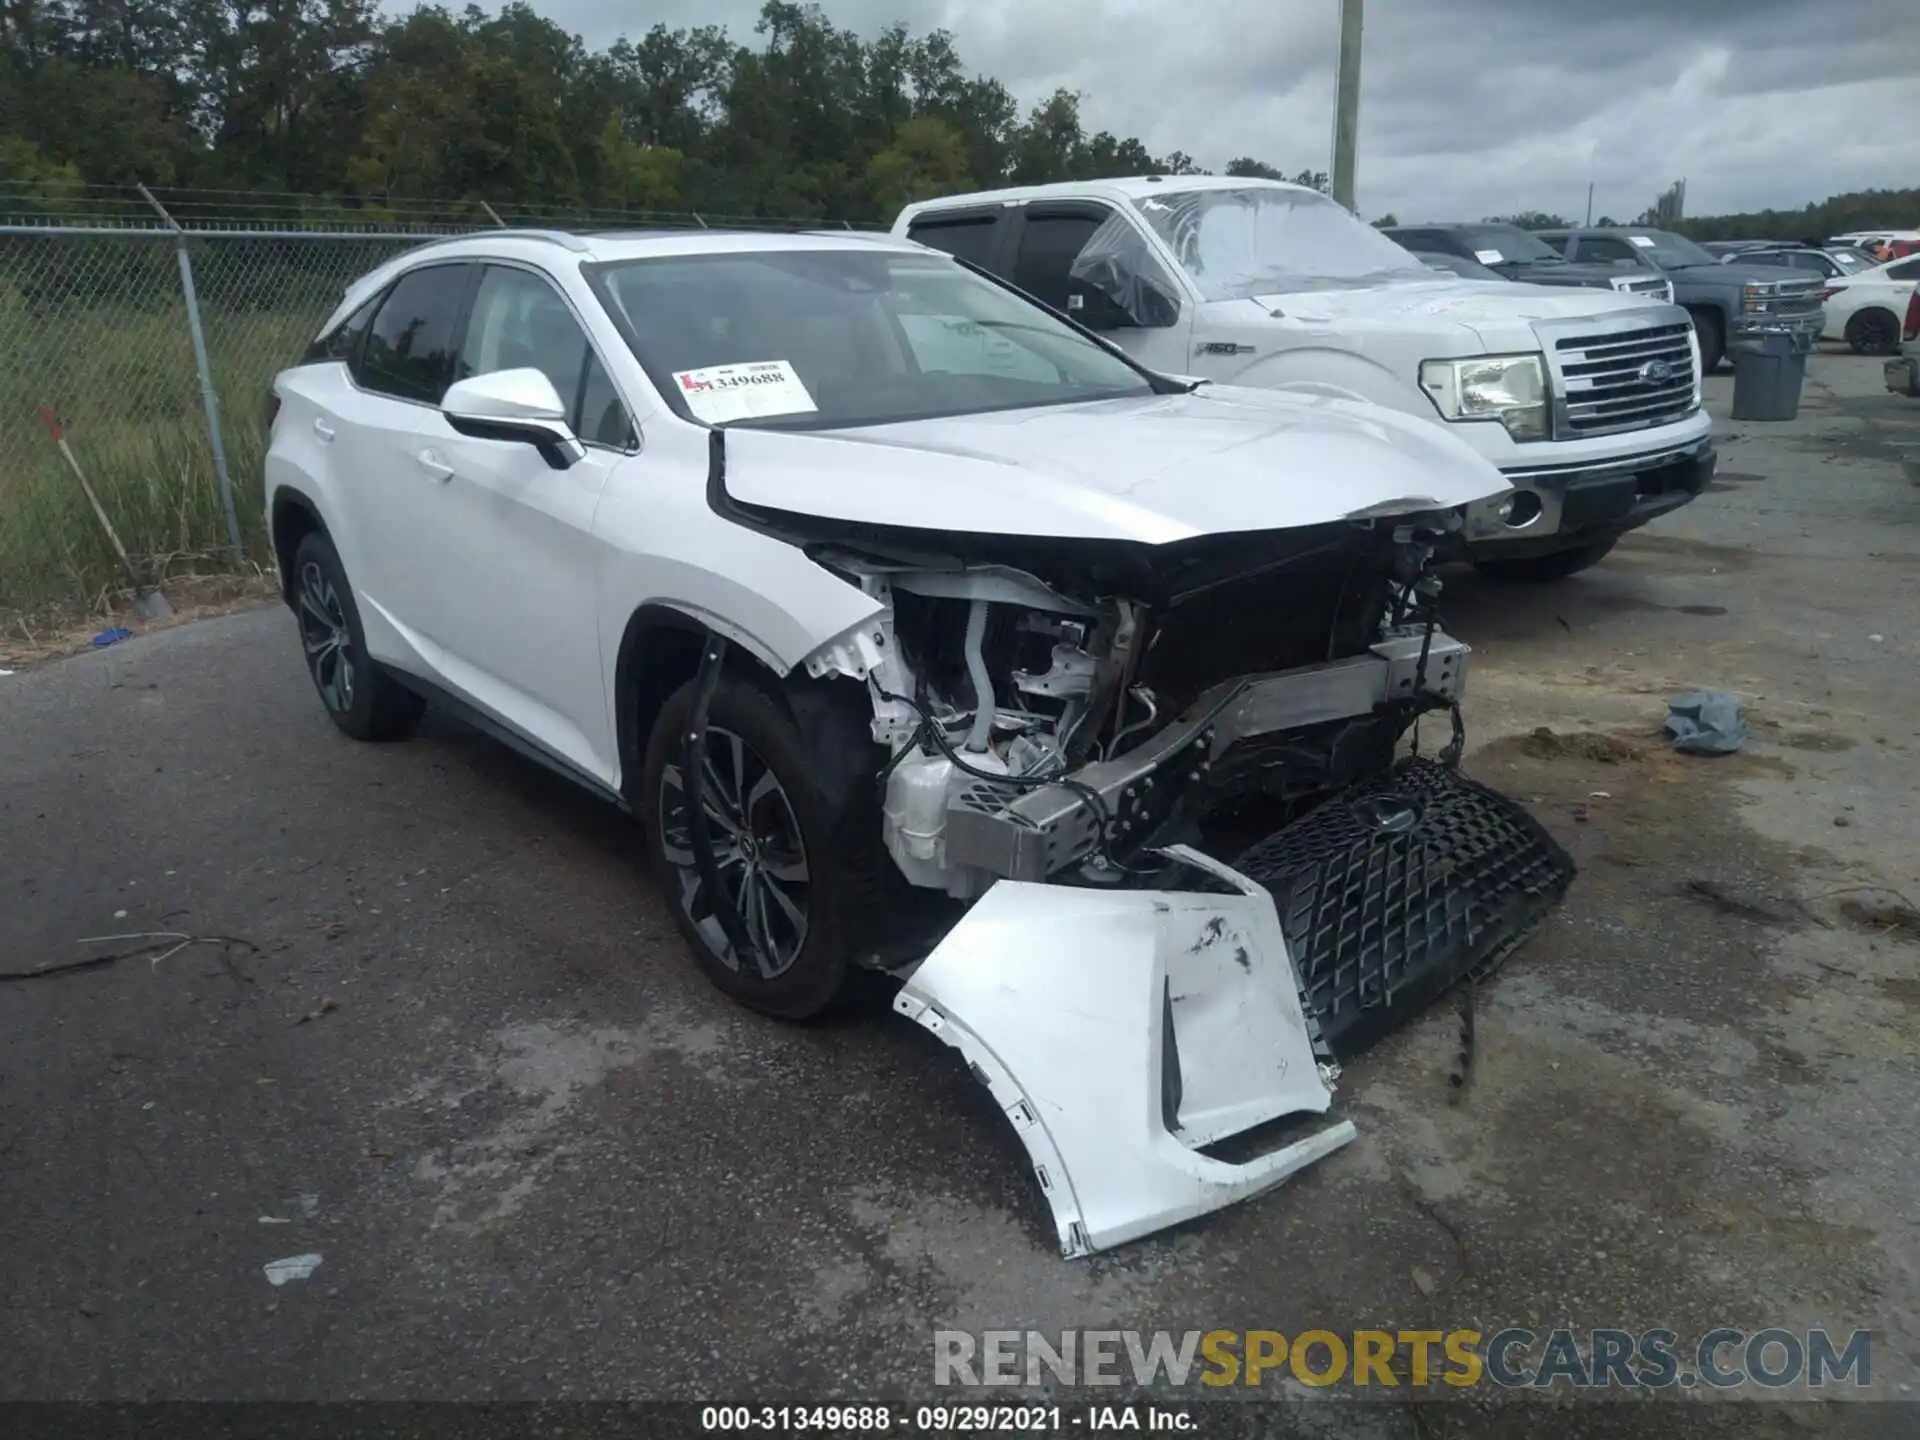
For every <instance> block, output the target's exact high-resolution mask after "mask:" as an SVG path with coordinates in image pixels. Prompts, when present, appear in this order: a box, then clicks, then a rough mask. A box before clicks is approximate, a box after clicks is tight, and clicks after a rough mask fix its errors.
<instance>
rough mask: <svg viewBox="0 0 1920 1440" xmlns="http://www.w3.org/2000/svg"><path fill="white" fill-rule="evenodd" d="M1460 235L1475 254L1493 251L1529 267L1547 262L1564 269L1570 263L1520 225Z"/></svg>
mask: <svg viewBox="0 0 1920 1440" xmlns="http://www.w3.org/2000/svg"><path fill="white" fill-rule="evenodd" d="M1460 234H1461V236H1462V237H1463V238H1464V239H1465V240H1466V242H1467V244H1468V246H1469V247H1470V248H1472V249H1473V250H1474V251H1475V253H1476V254H1477V253H1478V252H1480V251H1482V250H1493V251H1498V252H1499V256H1500V259H1501V260H1503V261H1504V260H1524V261H1526V262H1527V263H1528V264H1537V263H1538V262H1540V261H1542V260H1547V261H1558V262H1559V263H1560V264H1562V265H1564V264H1566V262H1567V257H1566V256H1564V255H1562V254H1561V253H1560V252H1559V251H1558V250H1556V249H1554V248H1553V247H1552V246H1551V245H1549V244H1547V242H1546V241H1544V240H1542V239H1541V238H1540V237H1539V236H1538V235H1533V234H1530V233H1528V232H1527V231H1525V230H1522V229H1521V228H1520V227H1519V226H1518V225H1478V226H1473V227H1463V228H1462V229H1461V231H1460ZM1494 263H1497V262H1494Z"/></svg>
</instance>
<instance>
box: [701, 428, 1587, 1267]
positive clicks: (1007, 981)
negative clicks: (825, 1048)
mask: <svg viewBox="0 0 1920 1440" xmlns="http://www.w3.org/2000/svg"><path fill="white" fill-rule="evenodd" d="M720 446H721V442H720V441H719V440H718V438H717V437H716V442H715V485H714V487H713V490H712V492H711V493H712V494H713V495H714V496H715V499H716V505H717V506H725V507H726V508H727V512H728V513H731V514H732V515H734V516H735V517H736V518H739V519H740V520H741V521H742V523H753V524H756V525H761V526H765V527H768V528H772V529H775V530H776V532H777V533H780V534H781V535H782V537H783V538H785V539H788V540H790V541H792V542H794V543H799V544H802V545H803V546H804V547H805V548H806V550H807V552H808V553H809V554H810V555H811V556H812V557H813V559H814V560H815V561H816V562H817V563H818V564H820V565H822V566H824V567H826V568H827V569H828V570H830V571H832V572H833V573H835V574H837V575H839V576H841V577H842V578H843V579H844V580H846V581H847V582H848V583H849V584H852V585H857V586H858V587H859V588H860V589H862V590H863V591H864V592H865V593H866V594H867V595H869V596H870V597H871V598H872V599H873V600H874V601H875V602H876V606H877V609H876V612H875V614H874V616H873V618H871V619H869V620H867V621H865V622H863V623H862V624H861V625H859V626H857V627H855V628H854V629H852V630H849V631H848V632H847V633H846V634H844V635H842V636H839V637H837V638H836V639H835V640H833V641H831V642H829V643H827V644H825V645H823V646H821V647H820V648H819V649H817V650H816V651H815V652H814V653H813V654H811V655H810V656H808V657H807V660H806V665H805V668H806V670H807V672H808V673H809V674H810V675H811V676H812V677H814V678H815V679H819V680H831V679H836V678H845V679H849V680H855V681H859V682H863V683H864V684H865V685H866V686H867V688H868V691H869V694H870V698H871V702H872V719H871V730H872V739H873V741H874V742H875V744H876V746H877V747H879V751H878V752H877V753H881V754H883V755H884V756H885V759H884V763H883V764H882V766H881V768H880V771H879V784H880V786H881V787H882V791H883V795H882V802H883V820H882V828H883V839H884V844H885V848H886V851H887V853H888V855H890V857H891V859H892V861H893V865H894V868H895V869H896V870H897V872H898V883H899V885H900V888H901V889H903V890H911V891H914V892H916V893H917V894H918V895H920V896H922V897H926V898H929V899H933V900H936V901H938V902H939V903H940V904H941V905H943V906H944V907H945V909H946V911H947V914H946V917H945V919H944V920H943V921H942V922H941V925H942V932H941V933H942V936H943V938H939V939H938V940H937V943H932V944H930V945H929V944H925V943H922V944H918V945H917V946H914V947H911V948H909V949H907V950H905V951H903V952H901V953H906V954H909V955H911V956H913V957H917V958H910V959H907V960H906V961H904V962H903V963H895V962H894V961H892V960H889V959H887V958H886V957H885V954H884V952H881V953H878V954H877V955H876V958H875V959H874V961H873V963H877V964H880V965H881V966H882V967H883V968H886V969H889V970H890V971H891V972H892V973H894V974H896V975H898V976H899V977H900V978H901V979H902V981H903V985H902V988H901V990H900V992H899V995H898V997H897V999H896V1001H895V1009H896V1010H897V1011H898V1012H899V1013H900V1014H901V1015H903V1016H905V1017H907V1018H909V1019H912V1020H913V1021H915V1022H916V1023H918V1024H919V1025H921V1026H922V1027H924V1028H925V1029H926V1030H928V1031H929V1032H930V1033H932V1034H934V1035H937V1036H938V1037H939V1038H940V1039H941V1040H942V1041H943V1042H945V1043H946V1044H948V1045H951V1046H952V1047H954V1048H955V1049H957V1050H958V1051H959V1052H960V1054H961V1056H962V1057H963V1058H964V1059H965V1061H966V1063H967V1064H968V1065H969V1067H970V1068H971V1069H972V1070H973V1072H974V1074H975V1075H976V1076H978V1077H979V1078H980V1079H981V1080H982V1081H983V1082H984V1083H985V1084H986V1085H987V1086H988V1088H989V1090H990V1091H991V1092H992V1094H993V1096H994V1098H995V1100H996V1101H997V1102H998V1103H999V1104H1000V1106H1001V1108H1002V1110H1003V1111H1004V1112H1005V1114H1006V1115H1007V1117H1008V1120H1009V1122H1010V1123H1011V1124H1012V1125H1013V1127H1014V1129H1015V1132H1016V1133H1017V1134H1018V1135H1019V1137H1020V1139H1021V1141H1022V1143H1023V1144H1024V1145H1025V1146H1026V1148H1027V1151H1028V1154H1029V1156H1030V1158H1031V1160H1032V1163H1033V1167H1034V1171H1035V1174H1036V1176H1037V1178H1038V1180H1039V1182H1040V1186H1041V1189H1042V1191H1043V1193H1044V1194H1045V1195H1046V1197H1047V1200H1048V1203H1049V1205H1050V1206H1051V1207H1052V1210H1053V1214H1054V1220H1055V1225H1056V1228H1057V1230H1058V1234H1059V1240H1060V1245H1061V1249H1062V1251H1063V1253H1064V1254H1066V1255H1067V1256H1069V1257H1072V1256H1078V1255H1084V1254H1088V1253H1090V1252H1092V1251H1096V1250H1100V1249H1103V1248H1106V1247H1108V1246H1111V1245H1115V1244H1119V1243H1122V1242H1124V1241H1126V1240H1128V1239H1131V1238H1134V1237H1137V1236H1141V1235H1145V1234H1148V1233H1151V1232H1153V1231H1155V1230H1158V1229H1161V1228H1163V1227H1165V1226H1167V1225H1170V1224H1174V1223H1177V1222H1178V1221H1180V1220H1182V1219H1187V1218H1191V1217H1194V1216H1198V1215H1201V1214H1205V1213H1207V1212H1209V1211H1212V1210H1216V1209H1219V1208H1221V1207H1222V1206H1225V1205H1228V1204H1231V1203H1233V1202H1234V1201H1237V1200H1240V1199H1244V1198H1246V1197H1248V1196H1250V1195H1253V1194H1256V1193H1259V1192H1260V1191H1262V1190H1265V1189H1267V1188H1269V1187H1271V1186H1273V1185H1276V1184H1278V1183H1279V1182H1280V1181H1282V1180H1284V1179H1286V1178H1287V1177H1288V1176H1289V1175H1291V1174H1293V1173H1294V1172H1296V1171H1298V1170H1299V1169H1301V1168H1302V1167H1303V1166H1305V1165H1308V1164H1310V1163H1312V1162H1313V1161H1314V1160H1317V1159H1319V1158H1320V1157H1321V1156H1323V1155H1326V1154H1328V1153H1329V1152H1331V1151H1332V1150H1334V1149H1337V1148H1338V1147H1339V1146H1341V1145H1343V1144H1345V1143H1346V1142H1347V1141H1348V1140H1350V1139H1351V1138H1353V1135H1354V1130H1353V1127H1352V1125H1351V1124H1350V1123H1349V1122H1346V1121H1335V1122H1332V1123H1328V1122H1327V1121H1326V1120H1325V1118H1324V1117H1325V1116H1326V1114H1327V1111H1328V1109H1329V1106H1330V1104H1331V1101H1332V1087H1333V1084H1334V1082H1335V1081H1336V1080H1337V1078H1338V1075H1339V1063H1340V1061H1341V1060H1343V1059H1345V1058H1348V1057H1350V1056H1352V1055H1353V1054H1355V1053H1357V1052H1358V1051H1359V1050H1360V1049H1362V1048H1364V1047H1365V1046H1366V1045H1368V1044H1370V1043H1372V1042H1373V1041H1374V1040H1376V1039H1378V1038H1379V1037H1380V1036H1382V1035H1384V1034H1386V1033H1387V1032H1388V1031H1390V1030H1391V1029H1393V1028H1395V1027H1396V1026H1397V1025H1399V1024H1401V1023H1404V1022H1405V1021H1406V1020H1408V1019H1410V1018H1411V1017H1412V1016H1413V1015H1415V1014H1416V1013H1418V1011H1419V1010H1421V1009H1422V1008H1424V1007H1425V1006H1426V1005H1427V1004H1429V1003H1430V1002H1431V1001H1432V1000H1433V999H1434V998H1435V997H1436V996H1438V995H1439V994H1440V993H1442V992H1443V991H1445V990H1446V989H1448V988H1449V987H1450V986H1452V985H1453V984H1455V983H1456V982H1458V981H1460V980H1461V979H1463V978H1466V977H1474V976H1479V975H1482V974H1485V973H1487V972H1488V971H1489V970H1491V968H1492V967H1494V966H1495V965H1497V964H1498V963H1500V961H1501V960H1503V959H1504V958H1505V957H1506V956H1507V955H1508V954H1509V953H1510V952H1511V951H1512V950H1513V949H1514V948H1515V947H1516V946H1517V945H1518V944H1519V943H1521V941H1522V940H1524V939H1525V938H1526V936H1527V935H1528V934H1530V933H1531V932H1532V930H1533V929H1534V928H1535V927H1536V926H1537V925H1538V924H1539V922H1540V921H1541V919H1542V918H1543V917H1544V916H1545V915H1546V914H1547V912H1548V911H1549V910H1550V909H1551V908H1552V906H1553V905H1554V904H1555V902H1556V901H1557V900H1558V899H1559V898H1560V896H1561V895H1562V894H1564V892H1565V890H1566V888H1567V886H1568V884H1569V883H1570V881H1571V879H1572V876H1573V865H1572V862H1571V860H1570V859H1569V858H1568V856H1567V855H1566V853H1565V852H1564V851H1563V850H1562V849H1561V848H1560V847H1559V846H1558V845H1556V844H1555V843H1554V842H1553V841H1552V839H1550V838H1549V837H1548V836H1547V835H1546V833H1545V832H1544V831H1543V830H1542V829H1541V828H1540V827H1539V826H1538V825H1537V824H1536V823H1535V822H1534V821H1533V820H1532V819H1531V818H1530V817H1529V816H1528V815H1527V814H1526V813H1525V811H1524V810H1522V809H1521V808H1520V807H1518V806H1517V805H1515V804H1513V803H1512V802H1511V801H1509V800H1506V799H1505V798H1503V797H1501V796H1499V795H1497V794H1495V793H1494V792H1492V791H1490V790H1488V789H1486V788H1484V787H1482V786H1479V785H1477V784H1475V783H1474V782H1472V781H1470V780H1468V779H1466V778H1465V777H1464V776H1462V775H1461V774H1460V773H1459V770H1458V762H1459V759H1460V755H1461V751H1462V748H1463V745H1464V732H1463V728H1462V724H1461V718H1460V698H1461V696H1462V694H1463V692H1464V688H1465V681H1466V670H1467V661H1468V649H1467V647H1466V646H1465V645H1463V644H1461V643H1460V642H1459V641H1457V640H1455V639H1453V638H1452V637H1451V636H1449V635H1448V634H1447V633H1446V632H1445V631H1444V630H1443V629H1441V628H1440V625H1439V621H1438V615H1437V612H1436V609H1435V602H1436V600H1437V598H1438V594H1439V588H1440V587H1439V582H1438V580H1437V579H1436V578H1435V576H1434V574H1433V573H1432V571H1433V557H1434V554H1435V552H1436V549H1437V548H1438V547H1439V545H1440V544H1441V543H1442V542H1443V540H1444V539H1445V538H1446V535H1447V532H1448V531H1449V530H1450V529H1451V528H1452V527H1453V526H1454V525H1456V524H1457V523H1458V521H1457V519H1456V518H1455V516H1454V515H1453V514H1452V513H1450V512H1449V511H1447V510H1442V509H1433V508H1419V509H1415V510H1413V512H1412V513H1392V512H1393V511H1394V510H1395V509H1398V510H1401V511H1406V510H1408V509H1409V508H1410V507H1409V506H1408V505H1406V504H1405V503H1402V504H1401V505H1399V506H1398V507H1394V506H1382V507H1379V509H1380V510H1384V511H1387V512H1388V513H1376V512H1363V513H1358V514H1350V515H1347V516H1344V517H1342V518H1340V519H1337V520H1334V521H1330V522H1326V523H1318V524H1301V525H1296V526H1293V527H1291V528H1283V529H1267V530H1253V531H1241V532H1232V533H1212V534H1201V535H1198V536H1193V537H1190V538H1186V539H1176V540H1172V541H1169V542H1167V543H1158V544H1146V543H1138V542H1133V541H1128V540H1122V539H1073V538H1053V537H1048V536H1039V535H1006V534H985V533H979V532H972V531H966V530H958V531H952V532H942V533H937V534H936V533H933V532H928V531H925V530H915V529H905V528H895V527H888V526H880V525H872V524H863V523H859V522H856V521H853V520H850V519H833V520H829V519H823V518H820V517H802V516H796V515H793V514H791V513H787V514H775V513H773V512H768V511H766V510H764V509H761V510H755V511H754V512H752V513H748V512H747V511H746V510H744V509H742V508H741V507H739V506H737V505H736V504H735V503H734V502H733V501H732V499H731V498H730V497H729V496H728V494H727V491H726V489H725V482H724V468H723V460H722V456H721V448H720ZM1436 713H1437V714H1439V715H1441V716H1443V717H1444V718H1445V720H1446V722H1447V726H1448V732H1449V734H1448V739H1447V740H1446V742H1445V743H1444V744H1443V746H1442V748H1441V749H1440V751H1439V752H1438V754H1437V755H1434V756H1422V755H1421V754H1420V753H1419V740H1420V738H1421V737H1420V733H1419V725H1420V721H1421V718H1422V717H1423V716H1426V715H1430V714H1436ZM1221 855H1232V856H1237V857H1238V858H1237V859H1235V860H1234V861H1233V862H1232V863H1231V864H1229V863H1223V862H1222V861H1221V860H1220V859H1218V858H1215V857H1217V856H1221Z"/></svg>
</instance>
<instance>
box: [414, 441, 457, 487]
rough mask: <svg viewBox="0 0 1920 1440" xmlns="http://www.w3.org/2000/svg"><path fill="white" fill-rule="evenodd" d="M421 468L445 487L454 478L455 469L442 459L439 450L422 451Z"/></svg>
mask: <svg viewBox="0 0 1920 1440" xmlns="http://www.w3.org/2000/svg"><path fill="white" fill-rule="evenodd" d="M420 468H421V469H422V470H424V471H426V472H427V474H429V475H431V476H432V477H433V478H434V479H436V480H438V481H439V482H440V483H441V484H443V485H444V484H446V482H447V481H449V480H451V479H452V478H453V467H452V466H451V465H449V464H447V462H446V461H444V460H442V459H441V458H440V452H439V451H438V450H433V449H427V450H422V451H421V452H420Z"/></svg>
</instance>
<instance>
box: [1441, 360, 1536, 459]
mask: <svg viewBox="0 0 1920 1440" xmlns="http://www.w3.org/2000/svg"><path fill="white" fill-rule="evenodd" d="M1420 388H1421V389H1422V390H1425V391H1426V392H1427V397H1428V398H1429V399H1430V400H1432V401H1433V404H1434V408H1435V409H1437V410H1438V411H1439V412H1440V413H1441V415H1443V416H1444V417H1446V418H1447V419H1448V420H1498V421H1499V422H1500V423H1501V424H1502V425H1504V426H1506V427H1507V433H1508V434H1509V435H1511V436H1512V437H1513V438H1514V439H1516V440H1544V439H1546V438H1547V367H1546V364H1545V363H1544V362H1543V361H1542V360H1541V358H1540V356H1539V355H1538V354H1533V355H1475V356H1472V357H1470V358H1468V359H1465V360H1424V361H1422V362H1421V364H1420Z"/></svg>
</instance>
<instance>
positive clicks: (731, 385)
mask: <svg viewBox="0 0 1920 1440" xmlns="http://www.w3.org/2000/svg"><path fill="white" fill-rule="evenodd" d="M673 383H674V384H675V385H678V386H679V387H680V394H681V395H682V396H683V397H685V399H686V402H687V408H688V409H689V410H691V411H693V413H694V417H695V418H696V419H699V420H704V421H706V422H707V423H708V424H709V425H721V424H725V423H726V422H727V421H729V420H754V419H759V418H762V417H764V416H769V415H805V414H810V413H811V412H813V411H814V410H817V409H818V408H819V407H818V406H816V405H815V404H814V403H813V396H812V395H810V394H808V393H807V387H806V386H805V385H804V384H803V383H802V382H801V380H800V377H799V376H798V375H796V374H795V373H794V369H793V366H792V365H790V364H788V363H787V362H786V361H785V360H751V361H748V362H746V363H745V364H741V365H709V366H707V367H706V368H705V369H703V370H676V371H675V372H674V375H673Z"/></svg>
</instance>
